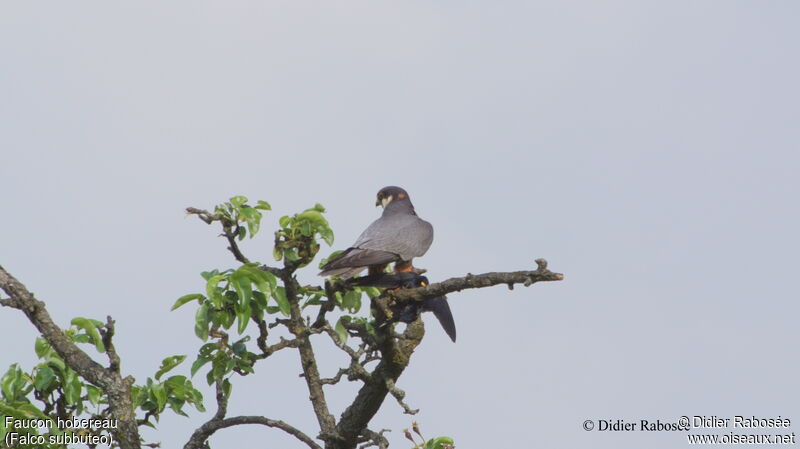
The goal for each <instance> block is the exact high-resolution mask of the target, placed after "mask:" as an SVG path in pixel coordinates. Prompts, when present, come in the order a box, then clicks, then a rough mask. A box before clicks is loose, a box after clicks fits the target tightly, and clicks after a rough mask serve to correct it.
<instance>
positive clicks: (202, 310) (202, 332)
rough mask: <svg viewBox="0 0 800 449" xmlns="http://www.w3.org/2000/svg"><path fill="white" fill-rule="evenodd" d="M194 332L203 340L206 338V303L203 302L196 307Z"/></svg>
mask: <svg viewBox="0 0 800 449" xmlns="http://www.w3.org/2000/svg"><path fill="white" fill-rule="evenodd" d="M194 321H195V324H194V333H195V335H197V337H198V338H200V339H201V340H203V341H206V340H208V303H207V302H204V303H203V305H201V306H200V307H199V308H198V309H197V313H196V314H195V316H194Z"/></svg>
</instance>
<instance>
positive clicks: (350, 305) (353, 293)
mask: <svg viewBox="0 0 800 449" xmlns="http://www.w3.org/2000/svg"><path fill="white" fill-rule="evenodd" d="M342 307H344V308H346V309H348V310H349V311H350V313H356V312H358V310H359V309H361V292H360V291H358V290H350V291H349V292H347V293H345V295H344V299H343V300H342Z"/></svg>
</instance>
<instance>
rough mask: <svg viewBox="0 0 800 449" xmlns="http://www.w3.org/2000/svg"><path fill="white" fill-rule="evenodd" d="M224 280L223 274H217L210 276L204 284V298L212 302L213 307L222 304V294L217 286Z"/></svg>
mask: <svg viewBox="0 0 800 449" xmlns="http://www.w3.org/2000/svg"><path fill="white" fill-rule="evenodd" d="M223 279H225V275H224V274H217V275H214V276H211V277H210V278H209V279H208V282H206V296H207V297H208V299H210V300H211V301H213V302H214V303H215V305H220V303H221V302H222V293H221V292H220V289H219V287H217V285H218V284H219V283H220V282H222V280H223Z"/></svg>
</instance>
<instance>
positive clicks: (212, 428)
mask: <svg viewBox="0 0 800 449" xmlns="http://www.w3.org/2000/svg"><path fill="white" fill-rule="evenodd" d="M242 424H260V425H262V426H267V427H273V428H276V429H280V430H283V431H284V432H286V433H288V434H289V435H292V436H293V437H295V438H297V439H298V440H300V441H302V442H303V443H305V444H306V446H308V447H310V448H311V449H322V447H321V446H320V445H318V444H317V443H315V442H314V440H313V439H311V438H310V437H309V436H308V435H306V434H305V433H303V432H302V431H300V430H299V429H297V428H296V427H293V426H291V425H289V424H287V423H285V422H283V421H279V420H274V419H269V418H266V417H264V416H237V417H234V418H225V419H221V420H211V421H209V422H207V423H205V424H203V425H202V426H201V427H200V428H199V429H197V430H196V431H195V432H194V434H192V437H191V439H190V440H189V442H188V443H186V445H184V446H183V449H199V448H202V447H203V443H204V442H205V441H206V440H207V439H208V437H210V436H211V435H212V434H213V433H214V432H216V431H217V430H220V429H225V428H228V427H232V426H238V425H242Z"/></svg>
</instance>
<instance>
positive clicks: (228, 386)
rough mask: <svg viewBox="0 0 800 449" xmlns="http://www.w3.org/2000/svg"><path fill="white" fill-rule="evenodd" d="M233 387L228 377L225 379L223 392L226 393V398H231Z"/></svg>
mask: <svg viewBox="0 0 800 449" xmlns="http://www.w3.org/2000/svg"><path fill="white" fill-rule="evenodd" d="M231 389H232V385H231V381H230V380H228V379H225V380H223V381H222V392H223V393H224V394H225V399H230V397H231Z"/></svg>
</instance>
